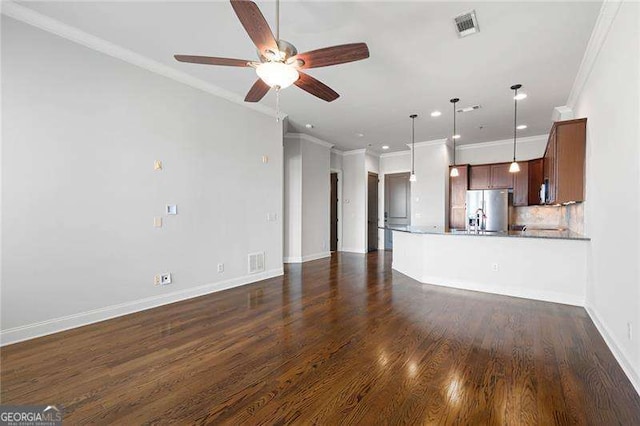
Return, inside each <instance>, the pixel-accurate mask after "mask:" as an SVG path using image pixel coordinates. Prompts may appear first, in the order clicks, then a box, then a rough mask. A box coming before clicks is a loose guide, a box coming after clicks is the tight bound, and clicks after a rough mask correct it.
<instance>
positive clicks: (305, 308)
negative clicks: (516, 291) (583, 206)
mask: <svg viewBox="0 0 640 426" xmlns="http://www.w3.org/2000/svg"><path fill="white" fill-rule="evenodd" d="M1 361H2V365H1V380H2V391H1V399H2V401H1V402H2V403H3V404H60V405H62V406H63V407H64V411H65V421H67V422H68V423H69V424H82V423H97V424H104V423H118V424H138V423H152V422H153V423H183V424H184V423H187V424H189V423H217V424H221V423H228V424H236V425H240V424H284V423H299V424H312V423H317V424H339V423H340V424H364V425H373V424H509V425H521V424H527V425H528V424H540V425H553V424H594V425H614V424H615V425H618V424H624V425H638V424H640V398H639V397H638V395H637V394H636V393H635V392H634V390H633V388H632V386H631V384H630V383H629V381H628V380H627V378H626V377H625V376H624V374H623V372H622V370H621V369H620V367H619V366H618V365H617V363H616V361H615V360H614V358H613V356H612V355H611V353H610V352H609V350H608V348H607V346H606V345H605V343H604V341H603V340H602V338H601V337H600V335H599V334H598V332H597V330H596V328H595V327H594V325H593V324H592V322H591V320H590V319H589V317H588V316H587V314H586V313H585V311H584V310H583V309H582V308H576V307H570V306H565V305H558V304H552V303H544V302H535V301H529V300H524V299H516V298H510V297H502V296H495V295H488V294H482V293H475V292H469V291H462V290H452V289H445V288H441V287H435V286H428V285H421V284H419V283H417V282H416V281H413V280H411V279H409V278H407V277H405V276H403V275H401V274H399V273H397V272H392V270H391V255H390V253H388V252H387V253H384V252H380V253H372V254H369V255H355V254H342V255H337V256H334V257H333V258H331V259H323V260H318V261H314V262H309V263H307V264H305V265H304V266H302V267H301V266H299V265H295V266H289V267H287V268H286V274H285V276H284V277H283V278H282V277H281V278H274V279H270V280H267V281H263V282H260V283H256V284H252V285H248V286H244V287H239V288H235V289H231V290H227V291H224V292H220V293H215V294H211V295H208V296H204V297H200V298H197V299H191V300H188V301H185V302H180V303H175V304H172V305H169V306H164V307H160V308H156V309H153V310H149V311H144V312H140V313H137V314H133V315H129V316H126V317H121V318H116V319H113V320H109V321H106V322H102V323H99V324H94V325H90V326H86V327H82V328H79V329H75V330H71V331H67V332H63V333H59V334H56V335H51V336H47V337H43V338H39V339H35V340H32V341H28V342H24V343H19V344H15V345H11V346H8V347H5V348H2V351H1Z"/></svg>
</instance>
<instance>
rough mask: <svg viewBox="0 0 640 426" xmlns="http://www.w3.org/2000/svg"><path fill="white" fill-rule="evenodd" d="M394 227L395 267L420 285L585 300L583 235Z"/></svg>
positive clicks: (579, 302) (551, 299)
mask: <svg viewBox="0 0 640 426" xmlns="http://www.w3.org/2000/svg"><path fill="white" fill-rule="evenodd" d="M389 229H390V230H391V231H392V232H393V265H392V266H393V269H395V270H396V271H398V272H401V273H403V274H405V275H407V276H409V277H411V278H413V279H415V280H417V281H419V282H421V283H424V284H435V285H439V286H445V287H453V288H459V289H465V290H475V291H483V292H488V293H495V294H502V295H507V296H515V297H525V298H529V299H537V300H544V301H549V302H557V303H564V304H569V305H578V306H580V305H583V304H584V298H585V288H586V286H585V283H586V279H587V278H586V262H587V253H588V247H589V239H588V238H585V237H584V236H581V235H579V234H575V233H573V232H571V231H536V230H530V231H524V232H523V231H515V232H514V231H510V232H508V233H498V232H479V233H475V232H467V231H437V230H432V229H428V228H420V227H389Z"/></svg>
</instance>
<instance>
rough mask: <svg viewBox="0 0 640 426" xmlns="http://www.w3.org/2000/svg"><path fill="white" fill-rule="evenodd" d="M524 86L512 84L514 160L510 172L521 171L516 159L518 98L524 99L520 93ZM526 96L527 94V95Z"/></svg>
mask: <svg viewBox="0 0 640 426" xmlns="http://www.w3.org/2000/svg"><path fill="white" fill-rule="evenodd" d="M521 87H522V84H514V85H513V86H511V90H513V92H514V93H513V162H512V163H511V165H510V166H509V172H510V173H518V172H519V171H520V165H519V164H518V162H517V161H516V135H517V133H518V129H517V126H518V99H524V97H522V96H519V95H518V89H520V88H521ZM525 97H526V95H525Z"/></svg>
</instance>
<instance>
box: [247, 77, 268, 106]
mask: <svg viewBox="0 0 640 426" xmlns="http://www.w3.org/2000/svg"><path fill="white" fill-rule="evenodd" d="M269 89H271V87H269V86H268V85H267V84H266V83H265V82H264V81H262V80H261V79H258V80H256V82H255V83H253V86H251V89H249V93H247V96H245V98H244V101H245V102H259V101H260V99H262V98H264V95H266V94H267V93H268V92H269Z"/></svg>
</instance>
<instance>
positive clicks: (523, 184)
mask: <svg viewBox="0 0 640 426" xmlns="http://www.w3.org/2000/svg"><path fill="white" fill-rule="evenodd" d="M518 164H519V165H520V171H519V172H517V173H513V205H514V206H515V207H520V206H528V205H529V162H528V161H520V162H519V163H518Z"/></svg>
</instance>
